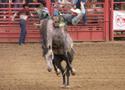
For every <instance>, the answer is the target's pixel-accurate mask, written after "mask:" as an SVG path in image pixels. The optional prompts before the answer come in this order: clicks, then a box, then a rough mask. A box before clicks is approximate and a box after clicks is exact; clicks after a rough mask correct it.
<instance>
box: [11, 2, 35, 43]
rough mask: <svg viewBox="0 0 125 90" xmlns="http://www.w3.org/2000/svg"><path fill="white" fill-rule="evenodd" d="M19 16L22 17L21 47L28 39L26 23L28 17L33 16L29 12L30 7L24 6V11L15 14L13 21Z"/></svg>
mask: <svg viewBox="0 0 125 90" xmlns="http://www.w3.org/2000/svg"><path fill="white" fill-rule="evenodd" d="M17 15H19V17H20V37H19V45H23V44H25V38H26V34H27V31H26V22H27V20H28V15H31V16H33V15H32V14H31V13H30V11H29V6H28V5H27V4H24V5H23V9H22V10H21V11H19V12H17V13H15V14H14V15H13V17H12V20H14V18H15V17H16V16H17Z"/></svg>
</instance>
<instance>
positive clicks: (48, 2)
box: [46, 0, 51, 14]
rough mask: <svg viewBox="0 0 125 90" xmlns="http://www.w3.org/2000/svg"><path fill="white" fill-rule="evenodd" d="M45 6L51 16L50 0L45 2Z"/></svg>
mask: <svg viewBox="0 0 125 90" xmlns="http://www.w3.org/2000/svg"><path fill="white" fill-rule="evenodd" d="M46 5H47V8H48V9H49V12H50V14H51V0H46Z"/></svg>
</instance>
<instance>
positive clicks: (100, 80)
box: [0, 42, 125, 90]
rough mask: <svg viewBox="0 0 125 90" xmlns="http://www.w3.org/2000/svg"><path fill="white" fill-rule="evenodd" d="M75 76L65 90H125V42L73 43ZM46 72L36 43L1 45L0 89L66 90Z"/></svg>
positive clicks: (51, 74)
mask: <svg viewBox="0 0 125 90" xmlns="http://www.w3.org/2000/svg"><path fill="white" fill-rule="evenodd" d="M75 50H76V55H75V59H74V61H73V66H74V68H75V69H76V72H77V73H76V75H75V76H71V78H70V87H69V88H66V90H67V89H68V90H125V43H124V42H123V43H109V42H108V43H107V42H106V43H104V42H98V43H81V44H75ZM61 84H62V79H61V76H56V74H55V72H54V71H52V72H48V71H47V66H46V62H45V60H44V58H43V57H42V50H41V45H40V44H39V43H35V44H26V45H24V46H19V45H17V44H2V43H1V44H0V90H65V89H64V88H61V87H60V86H61Z"/></svg>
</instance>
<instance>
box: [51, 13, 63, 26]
mask: <svg viewBox="0 0 125 90" xmlns="http://www.w3.org/2000/svg"><path fill="white" fill-rule="evenodd" d="M52 20H53V26H54V27H56V28H59V27H63V26H64V25H65V22H64V18H63V17H62V16H61V15H59V16H53V17H52Z"/></svg>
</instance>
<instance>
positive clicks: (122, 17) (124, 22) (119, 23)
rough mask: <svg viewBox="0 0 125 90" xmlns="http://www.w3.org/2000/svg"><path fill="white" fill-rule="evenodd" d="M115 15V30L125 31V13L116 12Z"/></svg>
mask: <svg viewBox="0 0 125 90" xmlns="http://www.w3.org/2000/svg"><path fill="white" fill-rule="evenodd" d="M113 14H114V15H113V30H125V11H114V12H113Z"/></svg>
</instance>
